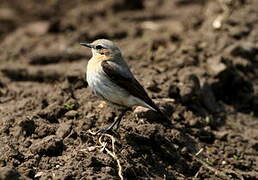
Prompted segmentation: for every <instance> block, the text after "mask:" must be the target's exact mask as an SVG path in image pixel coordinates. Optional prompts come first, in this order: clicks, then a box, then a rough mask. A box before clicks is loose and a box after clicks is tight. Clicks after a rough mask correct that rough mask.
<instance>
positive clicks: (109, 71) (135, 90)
mask: <svg viewBox="0 0 258 180" xmlns="http://www.w3.org/2000/svg"><path fill="white" fill-rule="evenodd" d="M101 66H102V69H103V71H104V72H105V73H106V75H107V76H108V77H109V78H110V80H111V81H113V82H114V83H115V84H117V85H118V86H120V87H121V88H123V89H124V90H126V91H128V92H129V93H130V94H132V95H133V96H135V97H137V98H139V99H141V100H143V101H144V102H145V103H147V104H148V105H149V106H151V107H152V108H153V109H155V110H156V111H157V112H160V113H161V111H160V109H159V108H158V107H157V106H156V104H155V103H154V102H153V101H152V100H151V99H150V97H149V96H148V94H147V93H146V91H145V90H144V88H143V87H142V86H141V85H140V83H139V82H138V81H137V80H136V79H135V78H130V77H126V76H124V75H123V74H122V73H120V72H119V71H117V70H115V68H114V67H113V66H111V65H110V64H109V63H108V62H107V61H103V62H102V63H101Z"/></svg>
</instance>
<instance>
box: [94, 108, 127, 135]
mask: <svg viewBox="0 0 258 180" xmlns="http://www.w3.org/2000/svg"><path fill="white" fill-rule="evenodd" d="M127 111H128V109H122V110H121V112H120V113H119V115H118V116H117V117H116V118H115V121H114V122H113V123H112V124H111V125H110V126H107V127H104V128H102V129H100V130H98V131H97V132H96V134H100V133H106V132H107V131H110V130H113V129H117V128H118V127H119V125H120V122H121V120H122V118H123V116H124V115H125V113H126V112H127Z"/></svg>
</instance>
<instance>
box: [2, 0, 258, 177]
mask: <svg viewBox="0 0 258 180" xmlns="http://www.w3.org/2000/svg"><path fill="white" fill-rule="evenodd" d="M220 2H221V3H220ZM223 7H224V10H223ZM257 9H258V1H256V0H231V1H230V0H221V1H219V0H218V1H217V0H210V1H209V0H207V1H205V0H156V1H154V0H96V1H93V0H73V1H71V0H48V1H43V0H38V1H36V0H35V1H33V0H23V1H20V0H10V1H7V0H1V3H0V179H10V176H13V177H14V178H15V179H18V178H20V179H26V178H28V179H34V178H35V176H36V177H37V178H38V179H40V178H41V179H47V178H49V179H119V177H118V175H117V170H118V167H117V164H116V161H115V160H114V159H112V158H111V157H110V156H109V155H108V154H106V153H103V152H100V151H99V149H100V148H96V149H94V146H96V145H99V144H98V137H94V136H92V135H90V134H89V133H88V129H93V130H96V129H97V128H100V127H103V126H105V125H107V124H110V123H111V122H112V121H113V120H114V118H115V116H116V114H117V112H116V111H115V110H114V109H113V108H112V107H110V106H108V105H106V104H101V101H100V100H99V99H98V98H96V97H95V96H93V95H92V94H91V92H90V90H89V88H87V83H85V82H84V76H85V69H86V65H87V60H88V59H89V58H90V55H91V54H90V51H89V50H87V49H86V48H83V47H81V46H80V45H79V42H83V41H86V42H91V41H93V40H95V39H98V38H108V39H111V40H113V41H115V42H116V43H117V44H118V45H119V47H120V48H121V50H122V51H123V53H124V56H125V59H126V61H127V62H128V64H129V66H130V67H131V69H132V71H133V72H134V74H135V75H136V77H137V79H138V80H139V81H140V82H141V83H142V85H143V86H144V87H145V88H146V89H147V91H148V93H149V95H150V96H151V97H152V98H153V99H154V100H155V101H156V102H157V103H158V104H159V105H160V106H161V107H162V109H163V110H164V111H166V112H167V113H168V114H169V115H171V123H172V124H173V128H171V127H167V126H164V125H162V123H160V122H159V118H158V117H157V116H155V114H153V112H150V111H146V110H145V109H142V108H137V109H136V110H133V111H134V112H133V113H132V112H128V113H127V114H126V116H125V117H124V120H123V121H122V123H121V126H120V129H119V130H118V131H117V135H116V136H115V137H116V138H117V143H116V144H115V145H116V153H117V156H118V158H119V160H120V161H121V165H122V167H123V176H124V177H125V178H126V179H194V178H196V179H218V178H224V179H230V178H232V179H248V180H251V179H255V177H258V175H257V171H258V167H257V150H258V142H257V140H258V131H257V128H258V121H257V119H258V118H257V116H258V95H257V94H258V79H257V75H258V69H257V67H258V66H257V65H258V45H257V42H258V30H257V29H258V18H257V17H258V11H257ZM220 16H223V18H222V19H223V20H222V27H221V28H220V29H217V30H216V29H214V27H213V22H214V20H215V19H216V18H218V17H220ZM171 99H175V102H173V103H172V102H171ZM136 115H137V116H136ZM107 141H108V140H107ZM108 142H109V141H108ZM108 148H110V143H109V144H108ZM201 148H203V151H202V152H201V154H199V155H198V158H199V159H202V160H203V162H205V163H200V161H199V160H198V159H196V158H195V157H196V156H195V153H196V152H198V151H199V150H200V149H201ZM208 165H209V166H208ZM208 167H213V168H216V169H217V170H218V173H217V174H215V172H214V169H209V168H208Z"/></svg>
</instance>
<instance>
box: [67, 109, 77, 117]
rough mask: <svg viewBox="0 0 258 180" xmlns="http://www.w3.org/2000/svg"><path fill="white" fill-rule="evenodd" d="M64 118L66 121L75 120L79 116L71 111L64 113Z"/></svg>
mask: <svg viewBox="0 0 258 180" xmlns="http://www.w3.org/2000/svg"><path fill="white" fill-rule="evenodd" d="M65 116H66V117H67V118H68V119H74V118H77V117H78V116H79V114H78V111H75V110H71V111H68V112H67V113H65Z"/></svg>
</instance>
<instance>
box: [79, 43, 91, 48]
mask: <svg viewBox="0 0 258 180" xmlns="http://www.w3.org/2000/svg"><path fill="white" fill-rule="evenodd" d="M80 45H82V46H85V47H88V48H93V46H92V45H91V44H90V43H80Z"/></svg>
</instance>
